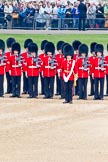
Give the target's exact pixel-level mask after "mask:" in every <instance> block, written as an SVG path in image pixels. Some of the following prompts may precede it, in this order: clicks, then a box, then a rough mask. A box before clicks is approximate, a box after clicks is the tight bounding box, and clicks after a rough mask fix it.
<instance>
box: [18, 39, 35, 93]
mask: <svg viewBox="0 0 108 162" xmlns="http://www.w3.org/2000/svg"><path fill="white" fill-rule="evenodd" d="M32 42H33V40H32V39H30V38H28V39H26V40H25V41H24V48H25V52H23V53H22V54H21V55H22V57H23V59H24V61H23V64H22V70H23V93H22V94H27V93H28V78H27V77H26V72H27V58H28V55H29V53H28V45H29V43H32Z"/></svg>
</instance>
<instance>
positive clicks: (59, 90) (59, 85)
mask: <svg viewBox="0 0 108 162" xmlns="http://www.w3.org/2000/svg"><path fill="white" fill-rule="evenodd" d="M56 93H57V94H59V95H60V94H61V81H60V78H59V77H58V74H56Z"/></svg>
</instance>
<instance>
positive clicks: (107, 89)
mask: <svg viewBox="0 0 108 162" xmlns="http://www.w3.org/2000/svg"><path fill="white" fill-rule="evenodd" d="M107 52H108V44H107ZM105 60H106V64H108V55H107V56H106V57H105ZM105 96H108V66H106V95H105Z"/></svg>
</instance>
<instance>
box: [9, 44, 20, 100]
mask: <svg viewBox="0 0 108 162" xmlns="http://www.w3.org/2000/svg"><path fill="white" fill-rule="evenodd" d="M20 52H21V47H20V44H19V43H17V42H15V43H13V44H12V55H11V57H10V70H9V73H10V75H11V77H12V96H10V97H18V98H20V97H21V96H20V88H21V72H22V60H21V55H20Z"/></svg>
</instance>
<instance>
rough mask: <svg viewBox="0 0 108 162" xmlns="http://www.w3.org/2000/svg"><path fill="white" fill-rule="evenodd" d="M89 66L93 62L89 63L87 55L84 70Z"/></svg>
mask: <svg viewBox="0 0 108 162" xmlns="http://www.w3.org/2000/svg"><path fill="white" fill-rule="evenodd" d="M89 66H91V64H89V61H88V57H86V58H85V61H84V62H83V67H84V70H87V68H88V67H89Z"/></svg>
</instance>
